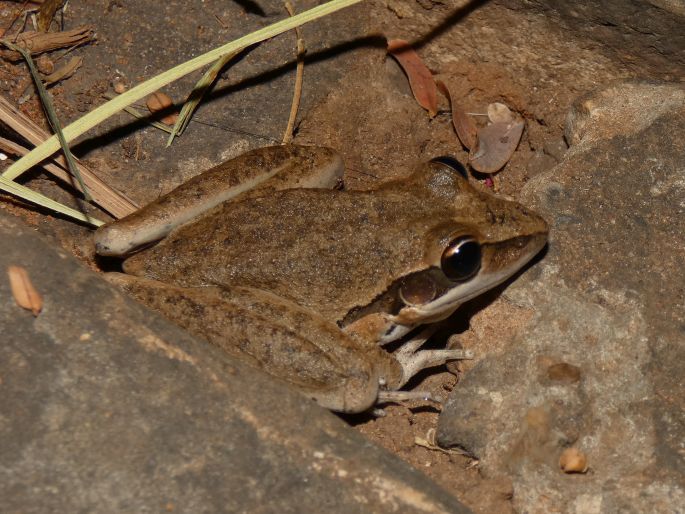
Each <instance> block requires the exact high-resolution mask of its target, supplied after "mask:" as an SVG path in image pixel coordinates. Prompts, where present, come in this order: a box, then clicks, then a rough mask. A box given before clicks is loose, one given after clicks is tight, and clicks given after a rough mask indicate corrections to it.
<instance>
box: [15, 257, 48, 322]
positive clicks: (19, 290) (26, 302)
mask: <svg viewBox="0 0 685 514" xmlns="http://www.w3.org/2000/svg"><path fill="white" fill-rule="evenodd" d="M7 276H8V278H9V281H10V289H11V290H12V296H13V297H14V301H15V302H17V305H18V306H19V307H21V308H22V309H26V310H29V311H31V312H32V313H33V315H34V316H38V314H40V311H41V310H42V309H43V297H42V296H41V295H40V293H39V292H38V291H37V290H36V288H35V287H34V286H33V283H32V282H31V279H30V278H29V274H28V272H27V271H26V269H24V268H22V267H21V266H8V267H7Z"/></svg>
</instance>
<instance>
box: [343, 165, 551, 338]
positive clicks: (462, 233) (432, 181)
mask: <svg viewBox="0 0 685 514" xmlns="http://www.w3.org/2000/svg"><path fill="white" fill-rule="evenodd" d="M409 181H410V182H409V184H410V187H411V188H412V190H413V191H415V192H416V195H415V196H416V197H417V198H422V200H420V201H421V202H425V203H424V205H422V206H420V207H419V209H420V210H423V212H433V215H432V216H423V219H421V220H420V224H421V225H422V227H421V230H422V234H423V235H422V238H423V241H424V243H423V244H424V248H423V255H422V256H420V258H417V259H416V261H417V262H416V263H415V265H413V266H412V267H411V268H407V269H406V270H405V273H404V274H403V276H401V277H398V278H397V279H396V280H394V281H393V283H392V285H391V286H390V287H388V288H387V289H386V291H385V292H384V293H383V294H382V295H380V296H379V297H378V298H376V299H375V301H374V302H373V303H372V304H370V305H369V306H367V307H365V308H364V309H360V310H359V311H357V312H356V313H354V316H353V318H350V319H348V320H346V321H347V323H344V325H345V326H346V329H347V330H350V331H354V332H359V333H364V335H365V337H370V338H371V339H373V340H376V341H378V342H380V343H381V344H383V343H387V342H390V341H394V340H396V339H398V338H400V337H402V336H403V335H405V334H406V333H407V332H409V331H410V330H411V329H413V328H414V327H416V326H418V325H422V324H426V323H432V322H435V321H440V320H443V319H445V318H447V317H448V316H449V315H450V314H452V313H453V312H454V311H455V310H456V308H457V307H458V306H459V305H461V304H462V303H464V302H466V301H468V300H470V299H472V298H474V297H476V296H478V295H480V294H482V293H484V292H485V291H487V290H489V289H491V288H493V287H495V286H497V285H498V284H501V283H502V282H504V281H505V280H506V279H507V278H509V277H511V276H512V275H514V274H515V273H516V272H517V271H518V270H520V269H521V268H522V267H523V266H524V265H525V264H526V263H527V262H528V261H530V259H532V258H533V257H534V256H535V255H536V254H537V253H538V252H539V251H540V250H541V249H542V248H543V246H544V245H545V243H546V241H547V234H548V226H547V223H546V222H545V220H544V219H542V218H541V217H540V216H539V215H537V214H536V213H534V212H532V211H530V210H528V209H526V208H525V207H523V206H522V205H521V204H519V203H517V202H513V201H509V200H505V199H502V198H498V197H495V196H492V195H489V194H486V193H482V192H479V191H477V190H476V189H474V188H473V187H472V186H471V185H470V184H469V182H468V180H467V179H466V176H465V172H463V168H461V167H460V165H458V163H456V162H455V161H453V160H450V159H448V158H439V159H434V160H432V161H430V162H428V163H426V164H424V165H422V166H421V167H420V168H419V169H417V170H416V172H415V173H414V174H413V175H412V176H411V177H410V178H409ZM389 187H394V186H393V185H392V184H391V185H390V186H389ZM403 187H406V182H405V186H403ZM426 203H430V204H432V205H433V207H432V208H428V207H426ZM431 209H432V210H431Z"/></svg>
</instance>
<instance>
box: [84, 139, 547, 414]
mask: <svg viewBox="0 0 685 514" xmlns="http://www.w3.org/2000/svg"><path fill="white" fill-rule="evenodd" d="M408 170H409V171H408V173H404V174H403V176H401V177H400V178H396V179H392V180H388V181H385V182H382V183H380V184H379V185H377V186H376V187H373V188H369V189H366V190H348V189H345V188H344V187H340V184H341V182H342V178H343V174H344V165H343V160H342V158H341V156H340V155H339V154H338V153H337V152H336V151H335V150H333V149H330V148H326V147H320V146H303V145H292V144H291V145H277V146H269V147H264V148H259V149H256V150H252V151H249V152H246V153H244V154H242V155H239V156H238V157H235V158H233V159H231V160H228V161H226V162H224V163H222V164H220V165H218V166H216V167H214V168H211V169H209V170H207V171H205V172H203V173H200V174H199V175H196V176H195V177H193V178H191V179H190V180H189V181H187V182H185V183H184V184H181V185H180V186H178V187H177V188H176V189H174V190H172V191H170V192H169V193H167V194H165V195H163V196H161V197H159V198H158V199H156V200H154V201H152V202H151V203H150V204H148V205H147V206H145V207H143V208H142V209H140V210H138V211H136V212H134V213H132V214H130V215H128V216H126V217H124V218H122V219H120V220H116V221H114V222H111V223H109V224H106V225H104V226H102V227H100V228H99V229H98V230H97V231H96V232H95V235H94V242H95V251H96V253H97V254H99V255H101V256H108V257H116V258H121V259H123V263H122V270H123V273H118V274H114V275H111V278H110V279H111V280H112V281H114V282H116V283H117V284H118V285H120V286H121V287H123V288H124V289H125V290H126V291H127V292H128V293H130V294H131V295H132V296H134V298H136V299H138V300H139V301H141V302H142V303H144V304H146V305H147V306H149V307H151V308H152V309H153V310H157V311H158V312H160V313H161V314H163V315H165V316H166V317H168V318H169V319H171V320H172V321H174V322H176V323H177V324H178V325H180V326H181V327H183V328H185V329H186V330H187V331H189V332H190V333H191V334H194V335H197V336H198V337H200V338H202V339H205V340H208V341H209V342H211V343H213V344H214V345H216V346H218V347H220V348H222V349H223V350H224V351H225V352H227V353H228V354H230V355H232V356H234V357H236V358H238V359H239V360H240V361H241V362H245V363H246V364H248V365H250V366H253V367H254V368H257V369H261V370H262V371H265V372H266V373H268V374H270V375H272V376H273V377H274V378H276V379H277V380H280V381H284V382H286V383H288V384H290V385H291V386H293V387H294V388H296V389H297V390H299V391H300V392H301V393H302V394H304V395H305V396H307V397H309V398H311V399H313V400H314V401H316V402H317V403H319V404H320V405H321V406H323V407H326V408H328V409H330V410H332V411H337V412H342V413H358V412H364V411H366V410H368V409H371V408H373V407H374V406H375V405H377V404H378V403H380V402H383V401H388V400H392V399H393V398H397V397H398V395H400V396H401V394H402V393H403V391H401V389H402V388H403V387H404V386H405V385H406V384H407V382H408V381H409V380H410V379H411V378H412V377H413V376H415V375H416V374H417V373H418V372H419V371H421V370H423V369H426V368H430V367H434V366H442V365H444V364H445V363H446V362H448V361H451V360H455V359H460V358H463V357H464V352H463V351H460V350H457V349H447V348H444V349H421V347H422V345H423V342H425V340H426V337H425V336H422V332H420V330H421V328H422V327H435V326H437V324H438V323H439V322H440V321H442V320H445V319H446V318H448V317H449V316H450V315H452V313H454V311H455V310H456V309H457V308H458V307H459V306H460V305H461V304H463V303H464V302H467V301H469V300H471V299H473V298H475V297H477V296H479V295H481V294H483V293H484V292H485V291H488V290H490V289H492V288H493V287H496V286H497V285H499V284H501V283H503V282H504V281H506V280H507V279H508V278H510V277H511V276H512V275H514V274H515V273H516V272H517V271H519V270H520V269H521V268H522V267H523V266H524V265H526V263H528V262H529V261H530V260H531V259H532V258H533V257H534V256H535V255H537V254H538V253H539V252H540V250H541V249H542V248H543V247H544V246H545V244H546V242H547V236H548V225H547V223H546V222H545V220H544V219H543V218H542V217H541V216H539V215H538V214H536V213H534V212H533V211H531V210H529V209H527V208H525V207H524V206H523V205H521V204H520V203H518V202H515V201H512V200H507V199H504V198H500V197H497V196H494V195H491V194H489V193H486V192H483V191H480V190H479V189H477V188H476V187H474V186H473V185H472V184H471V183H470V182H469V180H468V178H467V176H466V175H465V174H464V173H463V172H464V170H463V167H461V166H460V165H459V163H458V162H457V161H456V160H454V159H452V158H449V157H440V158H436V159H432V160H429V161H427V162H422V163H420V164H418V165H414V166H409V167H408ZM417 332H419V334H418V335H416V333H417ZM393 346H396V347H397V348H395V349H394V350H392V351H391V350H390V349H389V348H390V347H393ZM406 393H407V394H410V393H411V391H407V392H406ZM419 394H423V393H421V392H419Z"/></svg>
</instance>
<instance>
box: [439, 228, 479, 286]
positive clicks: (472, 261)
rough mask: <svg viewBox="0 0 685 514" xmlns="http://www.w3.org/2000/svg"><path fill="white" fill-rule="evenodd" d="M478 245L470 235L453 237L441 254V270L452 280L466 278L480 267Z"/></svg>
mask: <svg viewBox="0 0 685 514" xmlns="http://www.w3.org/2000/svg"><path fill="white" fill-rule="evenodd" d="M480 259H481V253H480V245H479V244H478V242H476V241H474V240H473V239H471V238H470V237H462V238H459V239H455V240H454V241H452V243H451V244H450V245H449V247H448V248H447V250H445V252H444V253H443V254H442V261H441V263H440V265H441V267H442V271H443V272H444V273H445V275H447V277H448V278H450V279H452V280H466V279H468V278H471V277H472V276H473V275H475V274H476V273H477V272H478V270H479V269H480Z"/></svg>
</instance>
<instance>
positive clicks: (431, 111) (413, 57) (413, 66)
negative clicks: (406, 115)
mask: <svg viewBox="0 0 685 514" xmlns="http://www.w3.org/2000/svg"><path fill="white" fill-rule="evenodd" d="M388 53H389V54H390V55H392V56H393V57H394V58H395V59H396V60H397V62H398V63H399V64H400V67H401V68H402V70H403V71H404V73H406V75H407V78H409V86H410V87H411V92H412V94H413V95H414V98H415V99H416V101H417V102H418V104H419V105H420V106H421V107H423V108H424V109H426V110H427V111H428V115H429V116H430V117H431V118H432V117H434V116H435V115H436V114H438V94H437V90H436V88H435V81H434V80H433V74H432V73H431V72H430V70H429V69H428V68H427V67H426V65H425V64H423V61H422V60H421V58H420V57H419V55H418V54H417V53H416V52H415V51H414V50H413V49H412V47H411V46H410V45H409V43H408V42H407V41H404V40H402V39H392V40H390V41H388Z"/></svg>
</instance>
